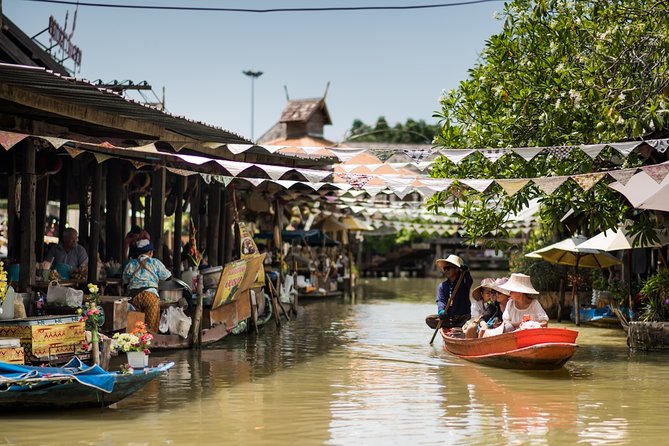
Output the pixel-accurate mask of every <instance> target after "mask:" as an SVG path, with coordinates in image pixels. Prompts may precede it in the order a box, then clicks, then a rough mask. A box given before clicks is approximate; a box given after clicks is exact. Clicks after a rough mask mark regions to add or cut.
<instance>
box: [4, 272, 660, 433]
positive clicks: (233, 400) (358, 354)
mask: <svg viewBox="0 0 669 446" xmlns="http://www.w3.org/2000/svg"><path fill="white" fill-rule="evenodd" d="M437 284H438V281H437V280H431V279H391V280H389V281H385V282H382V281H381V280H379V279H373V280H372V279H370V280H366V281H365V283H364V284H363V285H362V289H361V293H360V294H362V297H359V299H358V301H357V303H355V304H344V303H343V301H318V302H309V303H305V304H304V307H303V309H302V311H301V314H300V318H299V320H296V321H293V322H290V323H286V324H284V326H283V328H282V330H281V331H277V330H276V329H275V328H274V327H273V326H272V325H270V324H268V325H267V326H266V327H265V329H264V330H263V331H262V332H261V334H260V335H259V336H258V338H257V339H256V338H254V337H249V338H243V337H229V338H228V339H226V340H225V341H224V342H222V343H221V344H220V345H218V346H216V348H209V349H206V350H203V351H202V352H190V351H179V352H174V353H170V354H161V355H158V354H154V355H152V357H151V361H152V362H158V361H160V360H172V361H175V362H176V366H175V368H174V369H172V370H171V371H170V373H169V374H168V375H167V376H165V377H163V378H162V379H161V380H160V381H156V382H154V383H152V384H151V385H150V386H149V387H147V388H145V389H143V390H142V391H140V392H139V393H137V394H135V395H134V396H132V397H130V398H128V399H126V400H124V401H122V402H120V403H118V404H117V406H116V407H114V408H109V409H105V410H85V411H84V410H81V411H71V412H60V413H42V414H19V415H9V416H7V415H5V416H3V418H2V419H0V444H16V445H26V444H44V445H47V444H48V445H51V444H63V445H79V444H85V445H110V446H111V445H154V444H239V445H242V444H250V445H263V444H267V445H284V444H285V445H291V446H295V445H319V444H325V445H351V444H356V445H357V444H364V445H384V446H386V445H391V444H392V445H416V444H426V445H435V444H449V445H453V444H533V445H534V444H575V443H583V444H607V445H608V444H643V443H646V444H651V442H652V444H664V442H665V441H666V438H665V437H666V426H667V422H668V421H669V398H667V396H666V390H665V389H666V383H669V355H665V354H645V355H644V354H630V353H628V350H627V347H626V345H625V337H624V332H623V331H622V330H612V329H599V328H587V327H578V330H579V332H580V335H579V338H578V342H579V344H580V345H581V348H580V349H579V351H578V352H577V353H576V355H575V356H574V358H573V359H572V360H571V361H570V362H569V363H567V365H566V366H565V367H564V368H563V369H562V370H558V371H553V372H524V371H507V370H499V369H494V368H487V367H484V366H479V365H474V364H470V363H467V362H464V361H461V360H459V359H457V358H454V357H452V356H450V355H449V354H448V353H445V352H444V351H443V350H442V346H441V341H440V340H439V339H438V338H437V340H435V343H434V346H430V345H428V342H429V339H430V337H431V335H432V330H430V329H429V328H427V326H425V325H424V323H423V319H424V317H425V315H426V314H428V313H431V312H433V311H434V308H435V304H434V292H435V290H436V287H437ZM553 325H556V324H553ZM565 326H570V327H572V328H573V325H565Z"/></svg>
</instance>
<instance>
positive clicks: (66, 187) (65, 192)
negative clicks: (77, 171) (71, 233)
mask: <svg viewBox="0 0 669 446" xmlns="http://www.w3.org/2000/svg"><path fill="white" fill-rule="evenodd" d="M71 175H72V160H71V159H70V158H69V157H66V158H65V159H63V168H62V169H61V171H60V209H59V210H58V238H59V241H60V240H62V237H63V231H65V228H66V227H67V206H68V204H70V182H71V181H72V177H71Z"/></svg>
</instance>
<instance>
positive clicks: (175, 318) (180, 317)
mask: <svg viewBox="0 0 669 446" xmlns="http://www.w3.org/2000/svg"><path fill="white" fill-rule="evenodd" d="M166 313H167V325H168V327H169V331H170V333H171V334H178V335H179V336H181V337H182V338H187V337H188V332H189V331H190V326H191V318H190V317H188V316H186V313H184V310H182V309H181V308H179V307H174V306H172V307H169V308H168V309H167V310H166Z"/></svg>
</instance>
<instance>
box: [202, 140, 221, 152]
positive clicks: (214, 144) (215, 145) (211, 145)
mask: <svg viewBox="0 0 669 446" xmlns="http://www.w3.org/2000/svg"><path fill="white" fill-rule="evenodd" d="M224 145H225V144H223V143H221V142H205V143H202V146H204V147H206V148H208V149H214V150H216V149H218V148H219V147H222V146H224Z"/></svg>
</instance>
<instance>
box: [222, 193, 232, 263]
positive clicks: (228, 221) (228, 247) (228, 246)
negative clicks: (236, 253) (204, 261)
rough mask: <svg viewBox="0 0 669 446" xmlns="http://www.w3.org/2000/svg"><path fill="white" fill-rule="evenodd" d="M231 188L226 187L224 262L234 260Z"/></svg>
mask: <svg viewBox="0 0 669 446" xmlns="http://www.w3.org/2000/svg"><path fill="white" fill-rule="evenodd" d="M230 193H231V192H230V189H229V188H227V187H226V188H225V201H226V206H225V212H224V214H223V215H225V222H224V225H225V227H224V228H223V229H224V231H225V232H224V234H225V237H224V238H225V239H224V242H225V250H224V251H225V253H224V257H223V258H224V261H223V264H226V263H230V262H231V261H232V242H233V237H232V231H231V229H230V228H231V227H232V205H231V203H232V200H231V198H230Z"/></svg>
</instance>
